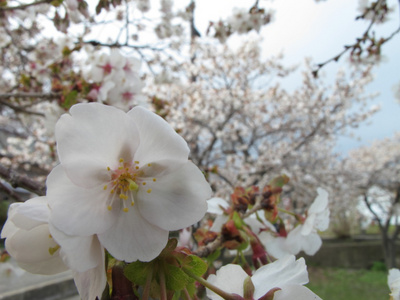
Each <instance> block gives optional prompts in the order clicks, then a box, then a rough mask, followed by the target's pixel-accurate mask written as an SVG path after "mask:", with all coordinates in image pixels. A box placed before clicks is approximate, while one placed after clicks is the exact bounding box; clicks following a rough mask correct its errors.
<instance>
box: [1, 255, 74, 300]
mask: <svg viewBox="0 0 400 300" xmlns="http://www.w3.org/2000/svg"><path fill="white" fill-rule="evenodd" d="M12 263H13V262H12ZM13 265H15V263H13ZM76 295H77V291H76V287H75V283H74V280H73V277H72V273H71V272H64V273H60V274H56V275H48V276H45V275H37V274H31V273H28V272H23V274H20V275H19V276H10V278H7V277H5V278H2V279H1V280H0V300H64V299H68V297H74V296H76ZM71 300H75V298H72V299H71ZM76 300H79V298H77V299H76Z"/></svg>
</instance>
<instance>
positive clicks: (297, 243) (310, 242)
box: [246, 188, 330, 258]
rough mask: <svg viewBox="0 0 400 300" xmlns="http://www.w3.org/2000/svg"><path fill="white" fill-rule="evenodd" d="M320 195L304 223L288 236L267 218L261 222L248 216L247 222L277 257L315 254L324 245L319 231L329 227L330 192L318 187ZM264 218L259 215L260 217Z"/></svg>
mask: <svg viewBox="0 0 400 300" xmlns="http://www.w3.org/2000/svg"><path fill="white" fill-rule="evenodd" d="M317 192H318V196H317V197H316V198H315V200H314V202H313V203H312V204H311V206H310V208H309V209H308V211H307V216H306V217H305V220H304V223H303V224H300V225H298V226H296V227H295V228H294V229H292V230H290V231H289V233H288V234H287V236H281V235H280V234H279V233H278V232H277V231H276V229H275V228H274V226H273V225H272V224H271V223H270V222H268V221H267V220H265V219H264V220H263V223H260V222H259V221H257V220H256V219H255V218H248V219H247V220H246V223H248V225H249V226H250V227H251V228H252V231H253V232H254V233H255V234H258V236H259V238H260V241H261V242H262V244H263V245H264V247H265V249H266V251H267V253H268V254H269V255H272V256H273V257H275V258H282V257H284V256H286V255H288V254H293V255H297V254H299V253H300V252H301V251H304V252H305V253H306V254H307V255H314V254H315V253H316V252H317V251H318V250H319V249H320V248H321V245H322V240H321V237H320V236H319V234H318V231H325V230H327V229H328V227H329V213H330V211H329V206H328V193H327V192H326V191H325V190H324V189H322V188H318V189H317ZM260 218H261V219H263V217H262V216H261V217H260V216H259V218H258V219H260Z"/></svg>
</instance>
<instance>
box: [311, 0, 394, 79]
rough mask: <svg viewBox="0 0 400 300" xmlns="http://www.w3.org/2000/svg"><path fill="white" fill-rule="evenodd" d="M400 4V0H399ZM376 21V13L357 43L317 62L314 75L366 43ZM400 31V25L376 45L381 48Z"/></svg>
mask: <svg viewBox="0 0 400 300" xmlns="http://www.w3.org/2000/svg"><path fill="white" fill-rule="evenodd" d="M379 2H380V1H377V2H376V3H375V5H374V6H373V7H372V8H371V9H370V10H368V11H367V12H366V13H365V14H363V15H361V16H358V17H357V18H356V20H359V19H364V17H365V15H366V14H367V13H368V12H371V11H374V10H375V8H376V7H377V5H378V3H379ZM399 6H400V0H399ZM376 21H377V16H376V14H374V16H373V18H372V20H371V22H370V23H369V25H368V27H367V29H366V30H365V31H364V33H363V34H362V37H361V38H357V39H356V42H355V43H353V44H351V45H346V46H344V49H343V50H342V51H341V52H340V53H339V54H337V55H335V56H334V57H332V58H330V59H328V60H326V61H324V62H322V63H319V64H317V67H316V68H315V69H314V70H313V71H312V74H313V76H314V77H318V72H319V71H320V70H321V69H322V68H323V67H324V66H325V65H327V64H329V63H331V62H333V61H335V62H338V61H339V59H340V58H341V57H342V56H343V55H344V54H345V53H346V52H348V51H349V50H350V49H352V52H353V51H354V50H356V49H357V48H359V47H360V44H361V43H365V42H366V41H368V38H370V31H371V29H372V27H373V26H374V25H375V24H376ZM399 32H400V27H399V28H397V29H396V30H395V31H393V32H392V33H391V34H390V35H389V36H388V37H387V38H381V40H380V41H379V42H378V44H374V45H377V46H378V47H379V48H380V47H381V46H382V45H383V44H385V43H386V42H388V41H390V40H391V39H392V38H393V37H394V36H395V35H397V34H398V33H399Z"/></svg>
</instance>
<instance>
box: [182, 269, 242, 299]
mask: <svg viewBox="0 0 400 300" xmlns="http://www.w3.org/2000/svg"><path fill="white" fill-rule="evenodd" d="M182 270H183V271H184V272H185V273H186V274H187V275H189V276H190V277H192V278H193V279H195V280H196V281H198V282H199V283H201V284H202V285H204V286H205V287H206V288H208V289H209V290H211V291H213V292H214V293H216V294H217V295H219V296H221V297H222V298H224V299H225V300H236V299H237V298H235V297H234V296H233V295H232V294H229V293H227V292H225V291H223V290H221V289H220V288H219V287H216V286H215V285H213V284H211V283H209V282H208V281H207V280H205V279H204V278H203V277H200V276H197V275H196V274H193V273H192V272H191V271H189V270H187V269H185V268H182Z"/></svg>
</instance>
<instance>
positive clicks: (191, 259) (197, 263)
mask: <svg viewBox="0 0 400 300" xmlns="http://www.w3.org/2000/svg"><path fill="white" fill-rule="evenodd" d="M182 267H183V268H185V269H186V270H189V271H190V272H191V273H193V274H195V275H197V276H201V275H203V274H204V273H205V272H206V271H207V269H208V266H207V263H206V262H205V261H204V260H202V259H201V258H200V257H198V256H196V255H189V256H187V257H186V258H185V260H184V265H183V266H182Z"/></svg>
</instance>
